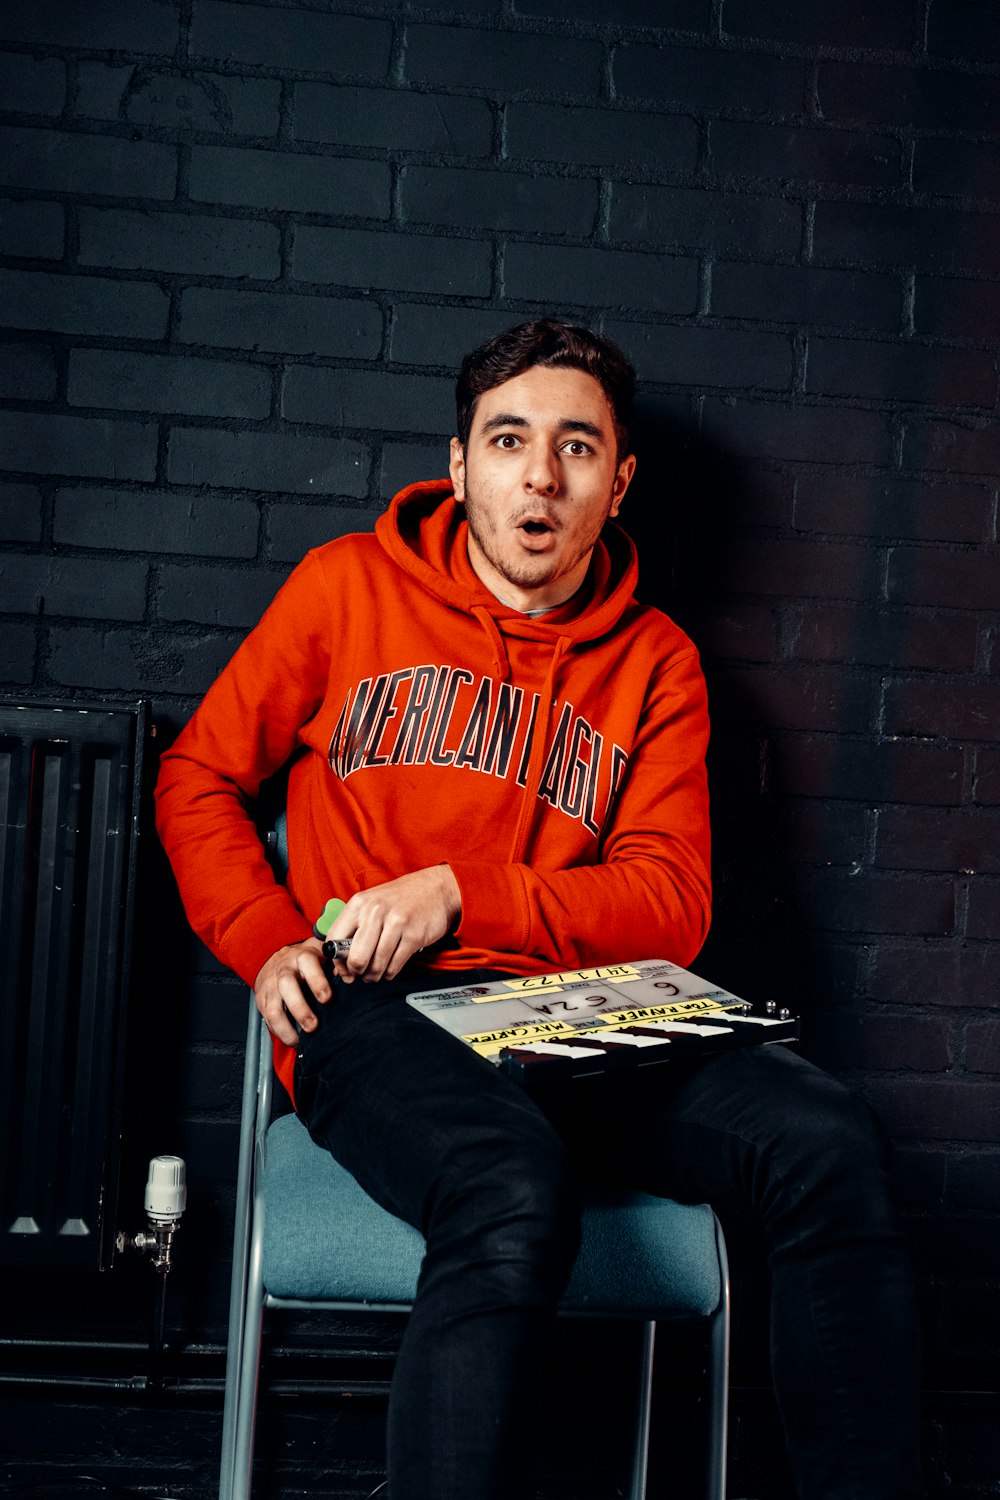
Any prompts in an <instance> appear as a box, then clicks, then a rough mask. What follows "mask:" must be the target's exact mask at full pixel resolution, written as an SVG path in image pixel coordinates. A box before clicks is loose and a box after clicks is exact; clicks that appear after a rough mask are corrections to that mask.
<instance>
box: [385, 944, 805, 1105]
mask: <svg viewBox="0 0 1000 1500" xmlns="http://www.w3.org/2000/svg"><path fill="white" fill-rule="evenodd" d="M407 1000H408V1002H409V1004H410V1005H412V1006H414V1007H415V1008H416V1009H417V1010H418V1011H420V1012H421V1013H422V1014H423V1015H425V1016H427V1017H429V1019H430V1020H432V1021H435V1022H436V1023H437V1024H438V1025H439V1026H443V1027H444V1029H445V1030H446V1031H450V1032H451V1033H452V1035H453V1036H456V1037H458V1038H460V1040H461V1041H463V1042H465V1043H466V1044H467V1045H468V1046H469V1047H471V1048H472V1049H473V1050H474V1051H475V1052H477V1053H478V1054H479V1055H480V1056H481V1057H484V1058H486V1059H487V1060H488V1061H489V1062H491V1063H493V1064H495V1065H496V1066H497V1067H498V1068H500V1069H501V1070H502V1071H503V1072H505V1073H507V1074H509V1075H510V1076H511V1077H512V1078H515V1079H517V1081H518V1082H519V1083H522V1084H524V1085H526V1086H527V1087H534V1086H536V1085H538V1084H542V1083H547V1082H549V1081H559V1080H563V1079H569V1078H588V1077H593V1076H594V1075H598V1074H602V1073H610V1072H612V1071H617V1070H619V1069H622V1068H639V1067H648V1066H651V1065H654V1064H658V1063H663V1062H669V1061H671V1060H673V1059H676V1058H687V1057H695V1056H703V1055H706V1054H711V1053H714V1052H723V1051H728V1050H729V1049H731V1048H734V1047H747V1046H754V1045H758V1044H760V1043H762V1042H790V1041H795V1040H796V1039H797V1037H798V1034H799V1032H798V1019H797V1017H795V1016H793V1015H791V1014H790V1012H789V1011H787V1010H784V1009H780V1010H779V1008H778V1006H777V1005H775V1004H774V1003H773V1002H768V1003H767V1004H766V1005H764V1006H762V1007H756V1006H754V1005H752V1004H751V1003H750V1002H749V1001H747V1000H741V999H740V997H739V996H738V995H734V994H732V993H731V992H730V991H729V990H723V989H719V988H718V987H717V986H716V985H713V984H711V983H709V981H707V980H705V979H700V978H699V977H698V975H697V974H692V973H691V972H690V970H688V969H682V968H680V967H679V966H678V965H677V964H673V963H670V962H669V961H668V960H666V959H642V960H638V961H636V962H634V963H622V964H605V965H602V966H601V967H600V968H593V969H570V970H568V971H566V972H564V973H560V974H533V975H530V976H527V977H521V976H514V975H511V976H510V977H509V978H507V979H498V980H495V981H493V982H492V983H489V984H467V985H457V986H454V987H452V988H450V989H440V990H422V991H420V992H419V993H418V994H414V995H408V996H407Z"/></svg>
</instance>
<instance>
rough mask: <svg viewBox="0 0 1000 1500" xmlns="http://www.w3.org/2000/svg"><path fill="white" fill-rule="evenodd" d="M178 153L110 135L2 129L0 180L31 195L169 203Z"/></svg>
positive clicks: (169, 147) (170, 149)
mask: <svg viewBox="0 0 1000 1500" xmlns="http://www.w3.org/2000/svg"><path fill="white" fill-rule="evenodd" d="M176 179H177V152H176V149H175V148H174V147H173V146H162V145H158V144H156V143H155V142H152V141H129V140H123V139H121V137H119V136H114V135H74V134H70V133H69V132H67V131H59V130H28V129H22V128H20V127H18V126H15V125H5V126H3V127H0V181H2V182H4V183H6V184H7V186H8V187H16V188H26V189H28V190H29V191H30V192H33V193H49V192H56V193H108V192H109V191H113V192H114V195H115V196H116V197H119V198H172V197H173V195H174V185H175V183H176Z"/></svg>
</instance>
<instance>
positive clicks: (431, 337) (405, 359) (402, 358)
mask: <svg viewBox="0 0 1000 1500" xmlns="http://www.w3.org/2000/svg"><path fill="white" fill-rule="evenodd" d="M517 321H518V318H517V314H516V313H510V312H487V311H485V310H482V311H481V310H480V309H479V308H472V307H436V306H432V305H427V304H425V303H407V302H404V303H400V304H398V305H397V306H396V307H395V309H394V310H393V315H392V329H391V332H390V335H389V358H390V359H392V360H394V361H395V362H397V363H399V364H405V365H444V366H446V367H447V368H448V369H451V370H457V369H458V366H459V365H460V364H461V362H462V360H463V359H464V357H465V355H466V354H468V353H470V352H471V351H472V350H473V349H478V348H479V345H480V344H483V343H485V342H486V340H487V339H489V338H492V337H493V335H494V334H495V333H500V332H501V331H502V330H503V329H505V328H510V327H512V326H513V325H514V324H515V323H516V322H517Z"/></svg>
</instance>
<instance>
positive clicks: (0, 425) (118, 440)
mask: <svg viewBox="0 0 1000 1500" xmlns="http://www.w3.org/2000/svg"><path fill="white" fill-rule="evenodd" d="M0 453H2V454H3V462H4V465H5V467H6V468H8V469H12V470H15V471H16V470H22V469H23V470H24V471H25V472H27V473H29V474H80V475H88V476H93V477H94V478H97V479H152V478H153V475H154V473H155V470H156V426H155V424H154V423H152V422H112V421H107V420H104V419H93V418H87V417H66V416H56V415H52V414H50V413H41V412H29V411H18V412H14V411H5V412H0Z"/></svg>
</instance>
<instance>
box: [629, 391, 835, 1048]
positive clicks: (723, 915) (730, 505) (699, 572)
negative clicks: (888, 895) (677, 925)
mask: <svg viewBox="0 0 1000 1500" xmlns="http://www.w3.org/2000/svg"><path fill="white" fill-rule="evenodd" d="M634 439H635V441H634V447H635V452H636V456H637V459H638V464H637V468H636V477H635V480H634V481H633V485H632V489H631V490H630V492H629V497H628V502H627V507H628V510H627V515H626V514H625V513H624V512H623V520H624V522H625V525H626V527H627V529H628V531H629V533H630V535H631V536H632V538H633V540H634V541H635V543H636V546H637V548H638V551H639V563H640V579H639V589H638V593H639V597H640V599H641V600H642V601H643V603H646V604H652V605H655V606H656V607H657V608H658V609H662V610H664V611H665V612H666V613H667V614H669V615H670V616H671V618H672V619H674V620H676V622H677V623H678V624H679V625H680V626H681V628H682V629H683V630H685V631H686V632H687V634H688V635H690V636H691V638H692V640H693V641H694V642H695V644H696V645H697V647H698V649H699V651H700V652H701V656H702V666H703V668H704V670H705V676H706V679H707V682H708V692H709V710H710V714H711V718H712V725H713V728H712V737H711V742H710V745H709V753H708V771H709V787H710V794H711V802H712V845H713V850H712V870H713V884H714V898H713V921H712V929H711V932H710V934H709V937H708V941H707V943H706V944H705V947H704V948H703V949H702V952H701V954H700V955H699V957H698V959H697V961H696V965H695V967H696V968H697V969H698V970H699V971H700V972H701V973H703V974H705V975H706V976H707V977H711V978H712V979H714V980H715V981H716V982H717V983H719V984H722V985H724V986H726V987H728V988H731V989H733V990H735V991H736V992H737V993H738V994H745V995H746V996H747V997H748V998H750V999H755V1000H763V999H771V998H773V999H776V1000H778V1001H779V1002H781V1003H788V1004H790V1005H792V1006H793V1008H794V1009H795V1010H796V1011H797V1012H798V1013H799V1014H803V1016H804V1019H805V1020H808V1016H807V1015H805V1014H804V1013H805V1011H806V1009H807V1006H806V1001H805V997H807V996H812V997H816V996H817V995H818V994H819V990H818V987H817V982H816V981H817V979H818V977H819V976H818V972H817V971H818V969H819V967H820V965H819V961H818V958H817V956H816V954H815V953H814V951H813V950H812V948H811V946H810V944H809V942H808V940H807V938H806V936H805V934H804V930H803V929H804V923H803V921H802V919H801V915H800V910H799V906H798V904H797V901H796V897H795V892H794V883H793V874H792V861H791V857H790V853H789V851H788V849H787V847H786V844H785V839H784V837H783V824H782V820H781V817H780V806H779V800H778V799H777V798H776V797H775V795H774V789H773V759H774V756H773V749H772V739H771V734H770V730H769V727H768V725H767V722H766V716H765V713H764V711H763V709H762V707H761V705H760V704H758V703H757V702H755V700H754V698H753V695H752V694H751V693H750V692H748V691H747V689H746V686H745V683H744V682H743V681H742V680H737V679H736V677H735V676H734V674H732V673H731V672H727V671H726V670H725V665H726V664H724V663H723V660H722V657H723V655H724V654H725V648H724V647H722V645H721V633H720V626H719V617H720V613H721V610H722V606H723V602H724V600H725V599H726V597H727V596H729V595H730V594H731V593H732V592H752V581H750V580H748V579H747V577H746V572H747V569H746V567H745V566H744V565H743V564H742V561H741V551H742V543H741V533H740V527H741V522H742V521H743V519H744V517H745V515H746V512H747V509H748V501H749V494H750V489H749V487H750V485H751V483H752V481H753V476H752V475H751V474H748V473H747V472H746V471H745V470H741V469H740V468H739V467H738V466H737V465H736V464H735V463H734V462H733V461H732V460H731V459H730V458H728V457H727V456H726V455H725V454H724V453H723V452H722V450H721V449H719V448H718V447H717V446H716V445H714V444H713V443H712V442H711V441H710V440H708V439H706V438H705V437H704V436H703V435H702V434H700V433H698V432H696V431H695V430H694V429H693V428H692V427H690V426H685V425H684V424H682V423H681V422H679V421H678V419H677V417H676V415H675V414H673V413H668V412H667V411H666V410H665V409H663V408H662V407H660V406H658V405H657V403H656V402H655V399H653V400H650V399H649V398H647V399H646V400H645V402H643V403H642V404H641V406H640V409H639V413H638V417H637V421H636V426H635V433H634ZM729 656H730V659H731V648H730V651H729Z"/></svg>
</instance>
